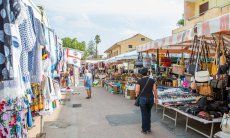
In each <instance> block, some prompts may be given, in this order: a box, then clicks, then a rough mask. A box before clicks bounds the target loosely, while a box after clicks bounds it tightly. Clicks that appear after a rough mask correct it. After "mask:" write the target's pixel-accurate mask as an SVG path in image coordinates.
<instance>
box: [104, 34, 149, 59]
mask: <svg viewBox="0 0 230 138" xmlns="http://www.w3.org/2000/svg"><path fill="white" fill-rule="evenodd" d="M150 41H152V40H151V39H150V38H148V37H146V36H144V35H142V34H136V35H134V36H133V37H131V38H128V39H125V40H123V41H120V42H117V43H116V44H114V45H113V46H111V47H110V48H109V49H107V50H106V51H105V53H106V54H107V57H108V58H111V57H114V56H117V55H120V54H123V53H127V52H130V51H133V50H136V46H139V45H142V44H145V43H148V42H150Z"/></svg>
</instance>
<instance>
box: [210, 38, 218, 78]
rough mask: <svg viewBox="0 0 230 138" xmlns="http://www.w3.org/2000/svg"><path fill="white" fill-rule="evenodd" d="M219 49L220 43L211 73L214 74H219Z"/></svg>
mask: <svg viewBox="0 0 230 138" xmlns="http://www.w3.org/2000/svg"><path fill="white" fill-rule="evenodd" d="M214 40H215V39H214ZM218 50H219V45H217V47H216V55H215V59H214V61H213V63H212V70H211V75H213V76H215V75H217V73H218Z"/></svg>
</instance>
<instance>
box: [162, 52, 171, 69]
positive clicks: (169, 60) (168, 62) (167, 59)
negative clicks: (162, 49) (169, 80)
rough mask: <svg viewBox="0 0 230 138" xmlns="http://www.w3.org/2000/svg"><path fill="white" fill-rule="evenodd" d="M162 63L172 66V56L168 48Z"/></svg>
mask: <svg viewBox="0 0 230 138" xmlns="http://www.w3.org/2000/svg"><path fill="white" fill-rule="evenodd" d="M161 63H162V65H163V66H164V67H170V66H171V64H172V61H171V58H170V57H169V51H168V50H167V53H166V57H163V58H162V59H161Z"/></svg>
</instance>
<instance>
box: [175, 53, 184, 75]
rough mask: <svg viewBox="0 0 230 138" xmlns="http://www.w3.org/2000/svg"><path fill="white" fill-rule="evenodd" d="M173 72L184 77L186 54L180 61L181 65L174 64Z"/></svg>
mask: <svg viewBox="0 0 230 138" xmlns="http://www.w3.org/2000/svg"><path fill="white" fill-rule="evenodd" d="M172 72H173V73H174V74H178V75H184V72H185V62H184V54H183V53H182V56H181V59H180V61H179V64H178V63H177V64H173V65H172Z"/></svg>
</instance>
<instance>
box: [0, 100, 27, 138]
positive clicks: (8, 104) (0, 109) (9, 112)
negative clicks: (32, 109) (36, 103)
mask: <svg viewBox="0 0 230 138" xmlns="http://www.w3.org/2000/svg"><path fill="white" fill-rule="evenodd" d="M27 107H28V101H27V100H25V98H20V99H19V98H18V99H15V100H13V99H7V100H1V101H0V137H1V138H16V137H17V138H22V137H27V130H26V119H25V118H26V117H25V112H24V111H23V110H25V109H27Z"/></svg>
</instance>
